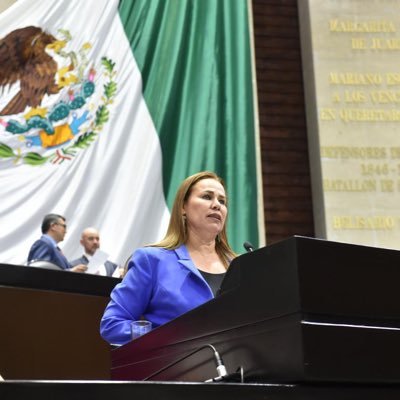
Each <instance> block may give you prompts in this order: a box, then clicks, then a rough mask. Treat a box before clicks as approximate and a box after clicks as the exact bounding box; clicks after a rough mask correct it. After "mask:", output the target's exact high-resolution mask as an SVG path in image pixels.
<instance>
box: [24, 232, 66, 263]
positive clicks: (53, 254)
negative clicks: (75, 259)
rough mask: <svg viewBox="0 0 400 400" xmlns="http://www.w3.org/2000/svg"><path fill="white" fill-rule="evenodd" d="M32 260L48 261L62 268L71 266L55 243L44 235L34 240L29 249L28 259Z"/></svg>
mask: <svg viewBox="0 0 400 400" xmlns="http://www.w3.org/2000/svg"><path fill="white" fill-rule="evenodd" d="M34 260H45V261H50V262H52V263H53V264H56V265H58V266H59V267H60V268H62V269H70V268H71V265H70V263H69V262H68V260H67V258H66V257H65V256H64V255H63V254H62V253H61V251H60V250H59V249H57V245H55V244H54V243H53V242H52V241H51V239H50V238H49V237H48V236H46V235H42V237H41V238H40V239H39V240H36V242H35V243H33V245H32V247H31V249H30V250H29V255H28V261H34Z"/></svg>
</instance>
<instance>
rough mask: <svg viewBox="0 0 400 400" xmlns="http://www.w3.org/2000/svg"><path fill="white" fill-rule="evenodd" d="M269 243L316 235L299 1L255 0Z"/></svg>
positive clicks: (261, 138) (261, 137) (265, 209)
mask: <svg viewBox="0 0 400 400" xmlns="http://www.w3.org/2000/svg"><path fill="white" fill-rule="evenodd" d="M253 20H254V41H255V55H256V73H257V87H258V106H259V118H260V140H261V159H262V171H263V189H264V212H265V227H266V241H267V243H268V244H271V243H273V242H276V241H279V240H282V239H284V238H286V237H288V236H292V235H304V236H310V237H313V236H314V219H313V212H312V197H311V178H310V168H309V158H308V143H307V127H306V115H305V104H304V89H303V78H302V64H301V49H300V32H299V22H298V9H297V0H253Z"/></svg>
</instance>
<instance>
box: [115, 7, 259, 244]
mask: <svg viewBox="0 0 400 400" xmlns="http://www.w3.org/2000/svg"><path fill="white" fill-rule="evenodd" d="M120 15H121V19H122V22H123V24H124V26H125V30H126V34H127V36H128V39H129V41H130V43H131V46H132V50H133V54H134V56H135V59H136V61H137V63H138V65H139V68H140V70H141V73H142V79H143V92H144V97H145V100H146V103H147V105H148V108H149V110H150V113H151V115H152V118H153V121H154V124H155V126H156V129H157V132H158V134H159V137H160V143H161V147H162V152H163V182H164V193H165V195H166V199H167V203H168V205H169V206H171V204H172V202H173V200H174V196H175V192H176V189H177V187H178V185H179V184H180V182H181V181H182V180H183V179H184V178H185V177H186V176H188V175H190V174H193V173H195V172H198V171H201V170H206V169H207V170H213V171H215V172H216V173H218V174H219V175H220V176H222V177H223V178H224V180H225V181H226V184H227V191H228V196H229V224H228V235H229V239H230V242H231V244H232V246H233V247H234V248H235V250H236V251H238V252H242V243H243V241H244V240H249V241H252V242H253V243H254V245H256V246H257V245H258V242H259V240H258V226H257V222H258V221H257V174H256V154H255V135H254V129H255V127H254V109H253V93H252V85H251V81H252V73H251V59H250V56H251V54H250V40H249V29H248V15H247V1H246V0H235V1H232V0H218V1H215V0H201V1H198V0H122V1H121V3H120Z"/></svg>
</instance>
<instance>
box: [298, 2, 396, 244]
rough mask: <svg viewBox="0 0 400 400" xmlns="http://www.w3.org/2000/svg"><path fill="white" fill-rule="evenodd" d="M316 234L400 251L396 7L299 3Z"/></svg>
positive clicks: (383, 4)
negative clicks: (399, 249)
mask: <svg viewBox="0 0 400 400" xmlns="http://www.w3.org/2000/svg"><path fill="white" fill-rule="evenodd" d="M299 12H300V24H301V33H302V53H303V69H304V78H305V91H306V105H307V125H308V137H309V144H310V158H311V173H312V184H313V201H314V206H315V213H314V216H315V228H316V229H315V230H316V235H317V236H319V237H324V238H326V239H329V240H336V241H344V242H350V243H358V244H365V245H372V246H378V247H389V248H399V246H400V2H398V1H393V0H379V1H377V0H336V1H319V0H307V1H304V2H303V1H299Z"/></svg>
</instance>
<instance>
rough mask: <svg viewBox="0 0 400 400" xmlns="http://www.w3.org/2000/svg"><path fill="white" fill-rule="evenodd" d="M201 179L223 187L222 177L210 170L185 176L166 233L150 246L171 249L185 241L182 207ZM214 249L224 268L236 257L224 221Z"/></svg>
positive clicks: (177, 193)
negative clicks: (212, 181) (209, 180)
mask: <svg viewBox="0 0 400 400" xmlns="http://www.w3.org/2000/svg"><path fill="white" fill-rule="evenodd" d="M203 179H214V180H216V181H218V182H219V183H220V184H221V185H222V186H223V188H224V189H225V183H224V181H223V179H222V178H220V177H219V176H218V175H217V174H215V173H214V172H211V171H202V172H198V173H197V174H194V175H191V176H189V177H187V178H186V179H185V180H184V181H183V182H182V183H181V185H180V186H179V189H178V191H177V192H176V196H175V200H174V204H173V206H172V211H171V218H170V220H169V225H168V229H167V233H166V235H165V237H164V239H162V240H161V241H160V242H158V243H155V244H152V245H151V246H155V247H163V248H165V249H169V250H172V249H176V248H177V247H179V246H181V245H182V244H185V243H186V242H187V240H188V236H187V229H186V225H185V222H184V219H183V218H182V209H183V206H184V205H185V203H186V201H187V200H188V198H189V196H190V193H191V191H192V188H193V186H194V185H195V184H196V183H197V182H199V181H201V180H203ZM226 205H228V203H226ZM215 251H216V252H217V254H218V256H219V257H220V259H221V261H222V262H223V264H224V266H225V268H228V265H229V263H230V261H232V259H233V258H235V257H236V254H235V253H234V251H233V250H232V249H231V247H230V246H229V244H228V238H227V234H226V221H225V224H224V227H223V229H222V231H221V232H220V233H219V234H218V236H217V238H216V240H215Z"/></svg>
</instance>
